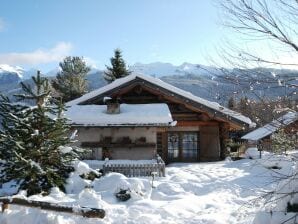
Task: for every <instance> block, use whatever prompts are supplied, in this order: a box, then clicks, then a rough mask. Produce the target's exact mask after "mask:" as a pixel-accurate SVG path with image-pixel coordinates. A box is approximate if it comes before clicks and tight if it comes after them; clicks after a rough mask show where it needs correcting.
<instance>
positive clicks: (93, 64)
mask: <svg viewBox="0 0 298 224" xmlns="http://www.w3.org/2000/svg"><path fill="white" fill-rule="evenodd" d="M84 61H85V62H86V64H87V65H88V66H90V67H91V68H94V69H98V61H96V60H94V59H92V58H89V57H84Z"/></svg>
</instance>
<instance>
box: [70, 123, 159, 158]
mask: <svg viewBox="0 0 298 224" xmlns="http://www.w3.org/2000/svg"><path fill="white" fill-rule="evenodd" d="M73 129H77V130H78V133H77V135H78V137H77V138H76V140H77V142H76V143H75V145H77V146H80V145H81V142H100V141H101V140H103V139H104V138H105V137H112V142H117V141H120V140H121V138H123V137H129V138H130V139H131V140H132V142H135V141H136V140H137V139H139V138H141V137H145V138H146V142H147V143H155V144H156V128H154V127H137V128H108V127H107V128H87V127H86V128H85V127H79V128H73ZM109 150H110V153H111V156H112V159H152V158H154V157H155V155H156V146H152V147H138V148H128V147H125V145H124V146H123V147H121V148H111V149H109ZM96 151H97V152H96V153H97V155H99V154H100V155H101V153H102V152H101V149H100V148H97V149H96ZM99 157H100V156H99Z"/></svg>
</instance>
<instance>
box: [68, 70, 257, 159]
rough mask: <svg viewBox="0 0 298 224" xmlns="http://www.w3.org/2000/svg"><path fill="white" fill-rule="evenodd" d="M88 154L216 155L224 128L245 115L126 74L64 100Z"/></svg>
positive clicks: (238, 124)
mask: <svg viewBox="0 0 298 224" xmlns="http://www.w3.org/2000/svg"><path fill="white" fill-rule="evenodd" d="M67 106H69V108H68V111H67V112H66V114H67V117H68V118H69V119H70V120H71V125H72V128H73V129H74V130H77V135H78V138H77V139H78V141H77V143H76V144H77V145H79V146H81V147H82V148H88V149H91V150H90V151H91V153H90V154H89V155H88V156H89V159H97V160H102V159H105V158H110V159H131V160H142V159H153V158H155V157H156V156H157V154H158V155H160V156H161V157H162V159H163V160H164V161H165V162H167V163H169V162H195V161H216V160H220V159H222V158H224V157H225V153H226V152H225V147H224V144H225V139H227V138H228V132H229V131H230V130H242V129H245V128H248V127H249V126H252V125H254V123H252V122H251V120H250V119H249V118H247V117H245V116H243V115H241V114H239V113H237V112H235V111H232V110H229V109H227V108H225V107H223V106H221V105H219V104H218V103H215V102H210V101H208V100H205V99H202V98H200V97H197V96H194V95H193V94H191V93H189V92H187V91H184V90H181V89H179V88H177V87H175V86H172V85H170V84H168V83H165V82H163V81H161V80H160V79H157V78H153V77H151V76H145V75H139V74H131V75H129V76H126V77H124V78H121V79H117V80H115V81H114V82H112V83H110V84H108V85H106V86H104V87H102V88H99V89H97V90H94V91H92V92H90V93H87V94H85V95H83V96H82V97H80V98H77V99H75V100H72V101H70V102H68V103H67Z"/></svg>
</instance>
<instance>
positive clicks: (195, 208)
mask: <svg viewBox="0 0 298 224" xmlns="http://www.w3.org/2000/svg"><path fill="white" fill-rule="evenodd" d="M166 172H167V175H166V177H165V178H158V179H157V180H156V181H154V186H155V188H153V189H152V188H151V184H150V181H151V179H150V178H126V177H124V176H123V175H121V174H117V173H112V174H109V175H107V176H105V177H102V178H100V179H98V180H96V181H94V182H92V186H93V190H90V189H85V190H84V189H83V188H84V184H82V183H80V182H78V180H77V179H75V178H74V177H73V179H74V180H76V181H74V182H73V184H72V185H70V186H69V189H73V190H74V192H75V191H76V192H77V193H74V192H73V193H74V194H66V195H64V194H63V193H62V192H57V191H56V192H54V193H52V194H50V195H49V196H47V197H46V198H45V197H42V196H39V195H37V196H32V199H33V200H47V201H51V202H58V203H63V204H68V205H69V204H72V205H74V204H79V205H85V206H86V205H87V206H88V205H89V206H90V207H92V206H93V207H100V206H102V207H103V208H104V209H105V210H106V217H105V218H104V219H103V220H99V219H85V218H82V217H78V216H71V215H68V214H63V213H53V212H45V211H40V210H38V209H31V208H30V209H29V208H21V207H18V206H13V208H14V209H13V210H10V211H8V212H6V213H5V214H3V215H2V214H0V223H5V224H8V223H9V224H10V223H16V221H18V220H19V221H20V222H18V223H24V224H27V223H28V224H29V223H30V224H32V223H33V224H37V223H38V224H39V223H51V224H52V223H59V224H60V223H61V224H62V223H63V224H72V223H84V224H89V223H90V224H91V223H119V224H120V223H121V224H122V223H131V224H133V223H138V224H139V223H154V224H157V223H187V224H189V223H196V224H199V223H204V224H211V223H214V224H215V223H225V224H233V223H235V224H236V223H237V224H238V223H252V221H253V218H254V216H255V212H256V211H257V210H258V209H259V208H260V207H261V206H262V201H261V200H258V201H257V202H254V204H253V206H252V202H253V199H256V198H257V197H258V196H260V195H261V194H262V193H263V191H264V190H271V189H273V187H274V186H275V183H272V180H273V177H272V171H271V170H268V169H265V168H263V167H262V166H260V165H258V164H257V162H256V161H255V160H248V159H243V160H239V161H235V162H229V161H222V162H213V163H192V164H190V163H188V164H186V163H176V164H171V165H170V166H168V167H167V169H166ZM123 186H124V187H125V186H128V187H130V189H134V190H135V192H141V195H139V194H138V193H135V194H133V195H132V198H131V199H130V200H128V201H126V202H119V201H117V200H116V198H115V196H114V192H115V190H116V189H117V188H118V189H119V187H123Z"/></svg>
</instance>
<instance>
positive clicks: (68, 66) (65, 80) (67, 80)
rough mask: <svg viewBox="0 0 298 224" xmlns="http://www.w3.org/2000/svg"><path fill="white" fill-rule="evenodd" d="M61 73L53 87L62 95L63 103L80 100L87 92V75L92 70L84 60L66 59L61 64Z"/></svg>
mask: <svg viewBox="0 0 298 224" xmlns="http://www.w3.org/2000/svg"><path fill="white" fill-rule="evenodd" d="M59 66H60V68H61V72H59V73H58V74H57V77H56V79H55V80H53V81H52V86H53V87H54V89H55V90H56V91H57V92H58V93H59V94H60V95H61V97H62V100H63V102H67V101H70V100H73V99H75V98H78V97H80V96H82V95H83V94H85V93H86V92H87V86H88V85H87V79H86V76H87V73H88V72H89V71H90V68H89V67H88V66H87V65H86V62H85V61H84V60H83V58H80V57H66V58H65V59H64V60H63V62H60V63H59Z"/></svg>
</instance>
